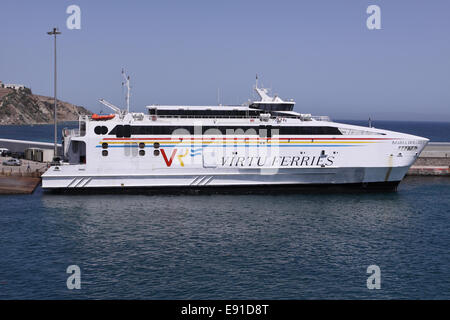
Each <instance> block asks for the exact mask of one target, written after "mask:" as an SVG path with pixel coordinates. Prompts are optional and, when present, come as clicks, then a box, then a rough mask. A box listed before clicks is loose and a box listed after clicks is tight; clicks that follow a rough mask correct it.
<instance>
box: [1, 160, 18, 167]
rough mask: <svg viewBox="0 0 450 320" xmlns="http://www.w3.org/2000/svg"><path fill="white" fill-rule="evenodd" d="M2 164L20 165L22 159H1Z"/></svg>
mask: <svg viewBox="0 0 450 320" xmlns="http://www.w3.org/2000/svg"><path fill="white" fill-rule="evenodd" d="M3 165H4V166H21V165H22V161H21V160H19V159H8V160H5V161H3Z"/></svg>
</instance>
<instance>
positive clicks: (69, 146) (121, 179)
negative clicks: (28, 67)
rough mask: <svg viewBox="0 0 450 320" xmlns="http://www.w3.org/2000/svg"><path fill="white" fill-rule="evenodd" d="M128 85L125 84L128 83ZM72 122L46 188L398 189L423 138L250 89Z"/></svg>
mask: <svg viewBox="0 0 450 320" xmlns="http://www.w3.org/2000/svg"><path fill="white" fill-rule="evenodd" d="M127 80H129V78H127ZM127 85H128V94H127V109H124V110H122V109H120V108H118V107H116V106H114V105H112V104H110V103H109V102H107V101H105V100H100V101H101V102H102V103H103V104H105V105H106V106H108V107H110V108H111V109H112V110H114V113H112V114H110V115H106V116H105V115H104V116H100V115H94V116H80V119H79V127H78V129H71V130H69V129H64V130H63V153H64V154H63V156H62V161H61V162H60V163H59V164H57V165H52V166H51V167H50V168H49V169H48V170H47V171H46V172H45V173H44V174H43V175H42V187H43V189H44V190H46V191H69V192H79V191H87V192H89V193H95V192H101V191H108V192H109V191H119V192H125V191H136V190H147V191H151V192H153V191H154V192H158V191H166V190H169V191H175V192H178V191H195V192H197V191H202V190H204V191H213V190H214V191H216V190H219V191H220V190H228V191H229V190H233V191H238V192H247V191H251V190H263V192H267V193H270V192H272V191H275V190H282V191H287V190H289V189H318V190H324V191H325V190H334V189H342V188H345V189H348V188H350V189H353V190H391V191H392V190H396V189H397V186H398V184H399V183H400V181H401V180H402V179H403V178H404V176H405V174H406V172H407V171H408V169H409V167H410V166H411V165H412V164H413V163H414V161H415V160H416V159H417V157H418V156H419V154H420V153H421V151H422V150H423V149H424V147H425V145H426V144H427V143H428V141H429V140H428V139H426V138H423V137H418V136H414V135H410V134H404V133H398V132H393V131H388V130H382V129H376V128H373V127H372V126H369V127H364V126H355V125H349V124H344V123H337V122H333V121H331V120H330V119H329V118H328V117H326V116H313V115H311V114H304V113H298V112H296V111H294V106H295V102H294V101H293V100H283V99H281V98H280V97H278V96H277V95H271V94H270V91H269V90H268V89H265V88H263V87H259V86H258V81H257V82H256V85H255V86H254V90H255V91H256V93H257V95H258V97H259V98H257V99H254V100H249V101H248V102H247V103H246V104H244V105H236V106H222V105H217V106H184V105H178V106H163V105H150V106H147V107H146V109H147V113H146V114H144V113H137V112H130V111H129V82H128V83H127Z"/></svg>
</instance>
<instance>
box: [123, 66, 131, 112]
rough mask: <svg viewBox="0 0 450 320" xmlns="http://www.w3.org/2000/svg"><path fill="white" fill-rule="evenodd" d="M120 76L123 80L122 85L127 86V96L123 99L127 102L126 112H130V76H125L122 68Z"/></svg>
mask: <svg viewBox="0 0 450 320" xmlns="http://www.w3.org/2000/svg"><path fill="white" fill-rule="evenodd" d="M122 76H123V78H124V80H125V82H122V86H123V85H125V86H126V87H127V96H126V97H125V101H126V103H127V113H129V112H130V91H131V87H130V76H127V75H126V74H125V71H124V70H123V69H122Z"/></svg>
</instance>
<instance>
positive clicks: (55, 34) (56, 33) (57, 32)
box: [47, 28, 61, 158]
mask: <svg viewBox="0 0 450 320" xmlns="http://www.w3.org/2000/svg"><path fill="white" fill-rule="evenodd" d="M47 34H48V35H51V36H54V37H55V41H54V43H55V83H54V86H55V87H54V93H55V97H54V102H55V110H54V115H55V146H54V151H53V158H56V156H57V155H58V133H57V126H56V124H57V117H56V36H57V35H58V34H61V32H59V31H58V28H53V30H52V31H50V32H47Z"/></svg>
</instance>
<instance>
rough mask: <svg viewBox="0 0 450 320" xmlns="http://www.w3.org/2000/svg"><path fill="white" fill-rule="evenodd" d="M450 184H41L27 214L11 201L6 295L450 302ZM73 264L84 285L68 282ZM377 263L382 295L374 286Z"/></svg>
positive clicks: (5, 252)
mask: <svg viewBox="0 0 450 320" xmlns="http://www.w3.org/2000/svg"><path fill="white" fill-rule="evenodd" d="M449 191H450V181H449V180H448V179H415V178H407V179H406V181H405V182H403V183H402V184H401V186H400V188H399V191H398V192H397V193H376V194H324V195H321V194H319V193H313V194H291V195H276V196H274V195H265V196H262V195H245V196H240V195H208V196H203V195H202V196H189V195H188V196H175V195H172V196H170V195H158V196H138V195H136V196H131V195H121V196H113V195H111V196H109V195H104V196H94V195H93V196H66V195H52V194H42V191H41V190H40V189H39V190H38V191H37V192H36V193H35V194H34V195H33V196H31V197H28V198H25V197H22V198H20V199H21V200H20V201H22V202H23V206H26V207H28V210H22V211H20V212H12V209H11V207H10V206H11V205H12V204H13V203H17V201H18V199H15V200H14V199H13V197H10V198H7V199H5V200H6V211H5V212H4V213H3V215H2V219H3V220H4V221H5V222H7V223H5V224H4V225H5V226H6V227H5V228H4V229H5V232H4V233H3V235H2V236H1V237H2V238H4V239H2V241H1V242H0V243H2V244H3V245H4V246H5V247H4V248H2V256H3V257H2V260H3V259H4V261H1V262H2V263H1V265H2V269H3V270H2V274H3V275H2V278H3V279H2V280H4V281H7V282H8V285H6V286H4V288H2V292H1V293H0V297H3V298H4V297H9V298H147V299H170V298H173V299H179V298H186V299H207V298H215V299H229V298H234V299H242V298H255V299H271V298H275V299H276V298H286V299H301V298H450V296H449V292H450V290H449V288H450V283H449V278H448V276H447V274H446V271H447V270H448V267H449V261H450V254H449V251H448V249H447V246H448V243H450V236H449V233H448V229H449V226H450V214H449V213H450V212H449V209H448V208H449V207H450V199H449V198H448V197H447V198H440V195H442V194H445V193H447V194H448V192H449ZM437 199H439V201H437ZM8 208H9V209H8ZM8 219H9V220H8ZM10 220H11V221H10ZM18 220H20V223H19V222H18ZM14 221H15V222H14ZM13 222H14V223H13ZM3 245H2V246H3ZM72 264H76V265H78V266H79V267H80V268H81V272H82V289H81V290H67V288H66V279H67V276H68V275H67V274H66V273H65V271H66V268H67V266H69V265H72ZM372 264H376V265H378V266H379V267H380V268H381V275H382V289H381V290H368V289H367V287H366V279H367V277H368V275H367V274H366V269H367V267H368V266H369V265H372Z"/></svg>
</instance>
